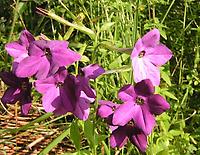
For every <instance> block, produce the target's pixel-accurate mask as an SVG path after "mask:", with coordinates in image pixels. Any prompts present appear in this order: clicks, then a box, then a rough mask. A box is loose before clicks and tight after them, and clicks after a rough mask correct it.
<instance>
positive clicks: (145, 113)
mask: <svg viewBox="0 0 200 155" xmlns="http://www.w3.org/2000/svg"><path fill="white" fill-rule="evenodd" d="M133 109H134V112H133V115H132V118H133V120H134V122H135V124H136V126H137V127H138V128H140V129H141V130H142V131H143V132H144V133H145V134H146V135H149V134H150V133H151V132H152V129H153V128H154V126H155V124H156V122H155V118H154V116H153V115H152V114H151V113H150V112H149V110H148V108H147V107H146V105H143V106H135V107H133Z"/></svg>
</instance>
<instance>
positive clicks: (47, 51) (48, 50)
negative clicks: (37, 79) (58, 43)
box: [44, 48, 52, 59]
mask: <svg viewBox="0 0 200 155" xmlns="http://www.w3.org/2000/svg"><path fill="white" fill-rule="evenodd" d="M44 54H45V56H46V57H47V59H50V58H51V57H52V54H51V50H50V48H45V49H44Z"/></svg>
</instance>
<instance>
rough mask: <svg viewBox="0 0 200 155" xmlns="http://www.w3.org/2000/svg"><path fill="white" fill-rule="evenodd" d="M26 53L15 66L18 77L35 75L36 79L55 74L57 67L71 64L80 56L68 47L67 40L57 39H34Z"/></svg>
mask: <svg viewBox="0 0 200 155" xmlns="http://www.w3.org/2000/svg"><path fill="white" fill-rule="evenodd" d="M28 54H29V56H28V57H26V58H25V59H23V60H22V61H21V62H20V63H19V65H18V67H17V70H16V75H17V76H18V77H30V76H33V75H36V78H37V79H44V78H46V77H48V76H51V75H53V74H55V73H56V72H57V71H58V69H59V67H63V66H68V65H71V64H72V63H74V62H75V61H78V60H80V58H81V56H80V54H78V53H76V52H74V51H72V50H71V49H69V48H68V42H67V41H58V40H51V41H47V40H37V41H34V42H32V44H31V45H30V47H29V53H28Z"/></svg>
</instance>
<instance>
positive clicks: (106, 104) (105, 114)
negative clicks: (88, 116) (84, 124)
mask: <svg viewBox="0 0 200 155" xmlns="http://www.w3.org/2000/svg"><path fill="white" fill-rule="evenodd" d="M99 104H100V105H99V108H98V111H97V114H98V115H99V116H100V117H101V118H104V119H106V121H107V123H108V125H109V127H110V129H111V131H112V134H111V136H110V145H111V147H112V148H114V147H122V146H124V145H125V144H126V143H127V141H128V139H129V140H130V141H131V143H132V144H134V145H135V146H136V147H137V148H138V149H139V150H140V151H141V152H145V151H146V148H147V136H146V135H145V134H144V133H143V132H142V131H141V130H140V129H139V128H137V126H136V125H135V124H134V122H133V120H132V119H130V120H129V121H128V122H127V123H126V124H124V125H123V126H118V125H117V126H114V125H113V124H112V119H113V114H114V113H115V110H116V109H117V108H118V107H119V106H120V105H119V104H115V103H113V102H111V101H103V100H101V101H99ZM124 115H125V114H124Z"/></svg>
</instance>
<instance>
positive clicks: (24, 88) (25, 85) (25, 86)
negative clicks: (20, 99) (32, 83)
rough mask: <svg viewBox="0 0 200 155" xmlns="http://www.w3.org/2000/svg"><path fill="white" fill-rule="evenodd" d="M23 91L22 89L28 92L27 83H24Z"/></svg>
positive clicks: (22, 85)
mask: <svg viewBox="0 0 200 155" xmlns="http://www.w3.org/2000/svg"><path fill="white" fill-rule="evenodd" d="M21 89H22V90H28V87H27V84H26V82H22V84H21Z"/></svg>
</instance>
